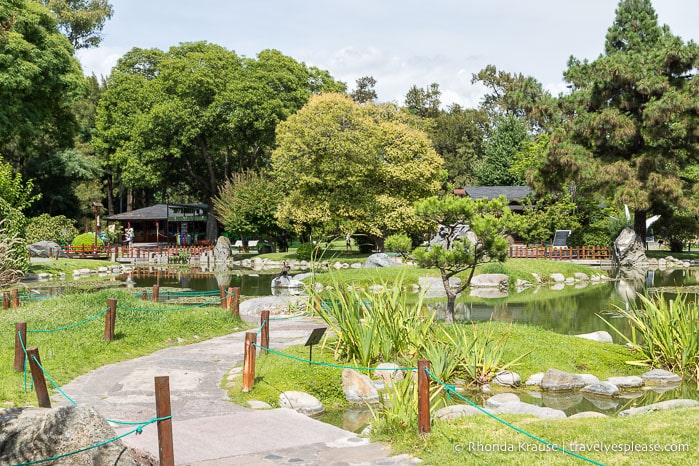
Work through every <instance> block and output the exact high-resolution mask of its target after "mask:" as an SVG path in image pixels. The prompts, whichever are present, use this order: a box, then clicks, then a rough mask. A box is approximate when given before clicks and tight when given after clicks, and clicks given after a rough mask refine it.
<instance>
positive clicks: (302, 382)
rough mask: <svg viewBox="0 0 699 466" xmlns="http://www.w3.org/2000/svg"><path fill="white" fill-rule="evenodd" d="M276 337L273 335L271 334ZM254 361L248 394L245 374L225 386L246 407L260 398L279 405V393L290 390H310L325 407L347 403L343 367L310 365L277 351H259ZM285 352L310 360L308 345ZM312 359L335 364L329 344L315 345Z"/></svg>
mask: <svg viewBox="0 0 699 466" xmlns="http://www.w3.org/2000/svg"><path fill="white" fill-rule="evenodd" d="M272 338H273V336H272ZM257 351H258V359H257V361H256V362H255V384H254V386H253V388H252V390H250V391H249V392H247V393H243V392H242V390H241V388H242V386H241V383H242V376H241V377H239V378H237V379H236V382H235V383H234V384H233V386H229V387H227V386H226V385H225V384H226V383H227V381H225V380H224V388H225V389H226V390H227V391H228V395H229V396H230V398H231V400H233V402H235V403H238V404H240V405H243V406H247V401H248V400H259V401H264V402H266V403H268V404H269V405H270V406H273V407H278V406H279V394H280V393H282V392H284V391H287V390H296V391H302V392H306V393H309V394H311V395H313V396H315V397H316V398H318V399H319V400H322V401H323V405H324V406H325V407H326V408H330V409H332V408H338V407H345V406H347V401H345V397H344V395H343V393H342V369H340V368H336V367H330V366H327V365H317V364H309V363H307V362H302V361H298V360H295V359H290V358H286V357H284V356H280V355H277V354H274V353H269V354H266V355H262V354H259V349H258V350H257ZM283 353H284V354H288V355H290V356H294V357H296V358H299V359H302V360H304V361H307V360H308V358H309V349H308V347H306V346H292V347H289V348H286V349H284V350H283ZM313 361H314V362H318V363H324V364H335V361H333V352H332V350H331V349H329V348H327V347H325V348H324V347H323V346H322V345H317V346H314V347H313Z"/></svg>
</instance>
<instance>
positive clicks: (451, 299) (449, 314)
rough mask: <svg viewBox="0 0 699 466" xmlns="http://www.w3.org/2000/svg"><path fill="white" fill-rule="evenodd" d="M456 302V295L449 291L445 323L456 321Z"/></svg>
mask: <svg viewBox="0 0 699 466" xmlns="http://www.w3.org/2000/svg"><path fill="white" fill-rule="evenodd" d="M455 302H456V295H455V294H453V293H447V310H446V312H445V313H444V323H446V324H453V323H454V303H455Z"/></svg>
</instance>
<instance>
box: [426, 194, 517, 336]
mask: <svg viewBox="0 0 699 466" xmlns="http://www.w3.org/2000/svg"><path fill="white" fill-rule="evenodd" d="M506 206H507V202H506V200H505V198H504V197H502V196H501V197H500V198H498V199H493V200H490V201H489V200H487V199H480V200H473V199H471V198H468V197H463V198H461V197H456V196H446V197H443V198H438V197H431V198H428V199H425V200H423V201H420V202H418V203H416V205H415V209H416V211H417V215H418V216H420V217H422V218H423V219H425V220H427V221H429V222H430V223H431V224H432V225H434V226H435V227H436V226H442V227H443V230H442V231H443V233H444V240H445V247H442V246H440V245H432V246H429V247H423V246H421V247H418V248H417V249H415V250H414V251H413V257H414V258H415V260H416V261H417V263H418V265H420V266H421V267H436V268H438V269H439V271H440V272H441V275H442V284H443V285H444V290H445V291H446V293H447V311H446V316H445V321H446V322H447V323H452V322H453V321H454V302H455V301H456V296H457V295H458V294H459V293H461V292H463V291H464V290H465V289H466V288H468V287H469V286H470V285H471V280H472V279H473V275H474V272H475V271H476V267H477V266H478V265H479V264H484V263H487V262H491V261H499V262H502V261H504V260H505V258H506V257H507V239H506V238H505V237H504V236H503V234H502V232H503V229H504V226H505V224H506V222H507V221H508V219H509V217H510V215H511V213H510V210H509V209H508V208H507V207H506ZM459 225H468V226H469V227H470V231H472V232H473V233H474V234H475V236H476V239H474V240H473V241H470V240H468V239H466V238H459V239H457V238H456V237H455V232H456V229H457V227H458V226H459ZM466 271H469V273H468V276H467V277H466V278H465V279H462V283H461V286H459V287H456V288H452V287H451V286H450V284H449V279H450V278H451V277H453V276H455V275H457V274H459V273H462V272H466Z"/></svg>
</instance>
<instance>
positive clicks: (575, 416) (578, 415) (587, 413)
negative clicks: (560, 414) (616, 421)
mask: <svg viewBox="0 0 699 466" xmlns="http://www.w3.org/2000/svg"><path fill="white" fill-rule="evenodd" d="M590 417H609V416H607V415H606V414H602V413H598V412H597V411H583V412H581V413H575V414H572V415H570V416H568V419H583V418H590Z"/></svg>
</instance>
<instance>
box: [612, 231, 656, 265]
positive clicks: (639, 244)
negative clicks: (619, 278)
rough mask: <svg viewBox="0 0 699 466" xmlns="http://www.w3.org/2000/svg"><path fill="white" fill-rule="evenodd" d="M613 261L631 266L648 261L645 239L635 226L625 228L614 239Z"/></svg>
mask: <svg viewBox="0 0 699 466" xmlns="http://www.w3.org/2000/svg"><path fill="white" fill-rule="evenodd" d="M612 262H614V264H616V265H620V266H630V267H633V266H634V265H637V264H645V263H647V262H648V258H647V257H646V248H645V246H644V244H643V240H642V239H641V237H640V235H637V234H636V232H635V231H634V229H633V228H631V227H626V228H624V229H623V230H621V233H619V236H617V238H616V239H615V240H614V247H613V249H612Z"/></svg>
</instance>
